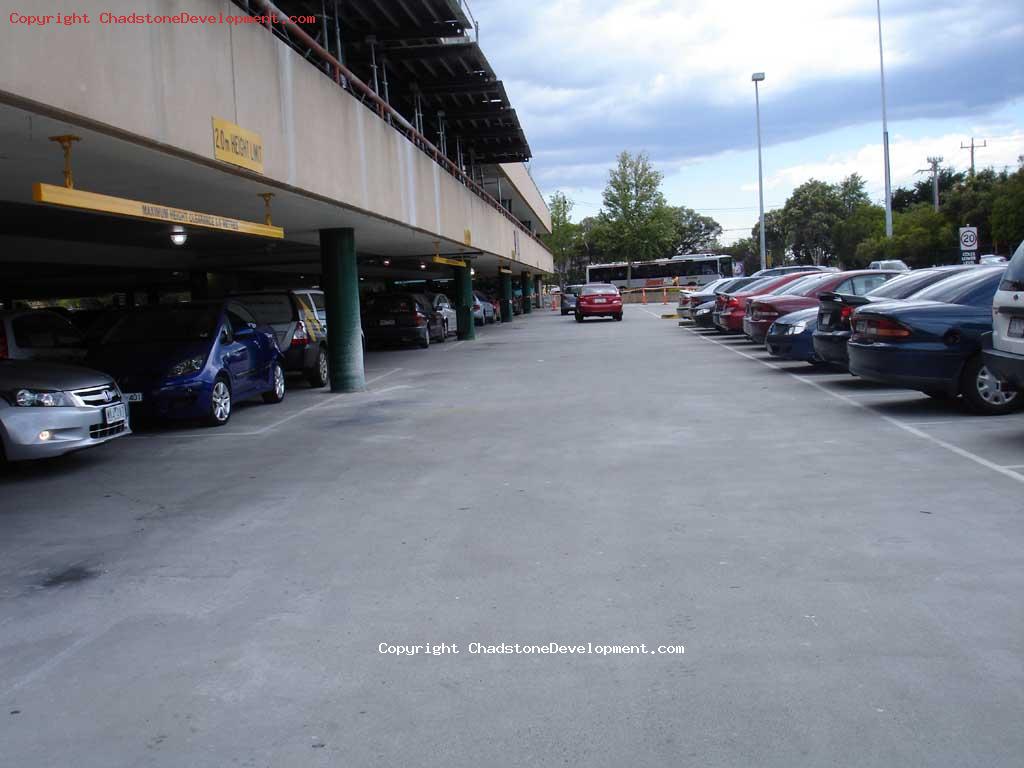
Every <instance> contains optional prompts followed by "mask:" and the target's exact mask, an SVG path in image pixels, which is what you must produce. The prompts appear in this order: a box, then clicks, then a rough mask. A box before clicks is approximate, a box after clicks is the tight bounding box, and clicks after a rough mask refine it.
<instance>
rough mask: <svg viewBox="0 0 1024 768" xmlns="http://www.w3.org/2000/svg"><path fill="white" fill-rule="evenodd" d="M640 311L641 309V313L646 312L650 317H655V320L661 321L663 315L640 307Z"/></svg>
mask: <svg viewBox="0 0 1024 768" xmlns="http://www.w3.org/2000/svg"><path fill="white" fill-rule="evenodd" d="M639 309H640V311H641V312H646V313H647V314H648V315H650V316H651V317H653V318H654V319H655V320H661V315H659V314H657V313H656V312H651V311H650V310H649V309H644V308H643V307H639Z"/></svg>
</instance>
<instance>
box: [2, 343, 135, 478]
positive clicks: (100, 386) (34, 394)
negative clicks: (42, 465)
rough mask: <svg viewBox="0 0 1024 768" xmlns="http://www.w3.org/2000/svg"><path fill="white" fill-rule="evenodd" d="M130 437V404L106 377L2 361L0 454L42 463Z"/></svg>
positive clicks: (86, 371) (67, 368)
mask: <svg viewBox="0 0 1024 768" xmlns="http://www.w3.org/2000/svg"><path fill="white" fill-rule="evenodd" d="M128 434H131V428H130V426H129V424H128V405H127V403H125V402H124V400H123V399H122V397H121V391H120V390H119V389H118V388H117V384H115V383H114V380H113V379H111V378H110V377H109V376H107V375H106V374H105V373H100V372H98V371H93V370H90V369H89V368H81V367H79V366H74V365H62V364H59V363H44V362H38V361H34V360H0V449H2V458H6V459H7V460H8V461H22V460H25V459H43V458H48V457H52V456H60V455H61V454H64V453H70V452H71V451H78V450H81V449H83V448H91V447H92V446H94V445H100V444H102V443H105V442H107V441H108V440H113V439H114V438H116V437H122V436H124V435H128Z"/></svg>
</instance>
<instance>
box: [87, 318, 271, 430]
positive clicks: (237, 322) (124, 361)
mask: <svg viewBox="0 0 1024 768" xmlns="http://www.w3.org/2000/svg"><path fill="white" fill-rule="evenodd" d="M282 363H283V358H282V355H281V350H280V349H279V348H278V346H277V340H276V339H275V338H274V332H273V330H272V329H270V328H269V327H267V326H261V325H260V324H259V323H257V321H256V318H255V316H254V315H253V314H252V313H251V312H250V311H249V310H248V309H247V308H246V307H245V306H244V305H242V304H240V303H239V302H237V301H230V300H229V301H222V302H193V303H190V304H170V305H166V306H157V307H152V308H147V309H142V310H138V311H135V312H131V313H129V314H127V315H125V316H124V317H123V318H122V319H121V320H120V321H119V322H118V323H117V324H116V325H115V326H114V327H113V328H111V329H110V331H109V332H108V333H107V335H106V336H104V338H103V341H102V342H101V344H100V346H99V347H98V348H97V349H96V350H95V351H94V353H93V355H92V357H91V360H90V365H92V367H94V368H98V369H99V370H102V371H105V372H107V373H109V374H110V375H111V376H113V378H114V379H115V380H116V381H117V383H118V386H120V388H121V391H122V392H123V393H124V396H125V399H126V400H127V401H128V402H129V403H130V404H131V406H132V410H133V411H134V412H141V413H139V415H149V416H154V417H157V418H161V419H201V420H202V421H204V422H206V423H207V424H210V425H212V426H220V425H223V424H226V423H227V422H228V419H229V418H231V409H232V405H233V403H234V402H236V401H238V400H244V399H246V398H250V397H256V396H262V397H263V400H264V402H267V403H279V402H281V400H283V399H284V391H285V383H284V371H283V369H282V367H281V366H282Z"/></svg>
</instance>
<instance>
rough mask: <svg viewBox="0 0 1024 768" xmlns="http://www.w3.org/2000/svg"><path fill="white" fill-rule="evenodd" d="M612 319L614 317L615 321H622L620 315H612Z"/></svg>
mask: <svg viewBox="0 0 1024 768" xmlns="http://www.w3.org/2000/svg"><path fill="white" fill-rule="evenodd" d="M612 317H614V318H615V319H616V320H621V319H622V315H621V314H619V315H612Z"/></svg>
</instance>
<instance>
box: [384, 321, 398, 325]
mask: <svg viewBox="0 0 1024 768" xmlns="http://www.w3.org/2000/svg"><path fill="white" fill-rule="evenodd" d="M380 324H381V325H394V324H395V321H394V320H381V321H380Z"/></svg>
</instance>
